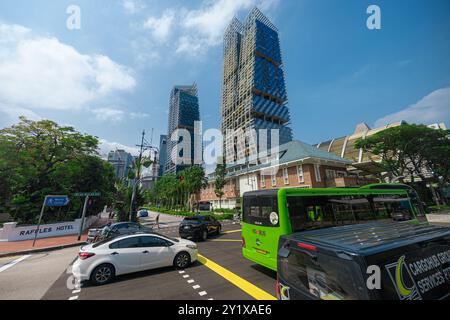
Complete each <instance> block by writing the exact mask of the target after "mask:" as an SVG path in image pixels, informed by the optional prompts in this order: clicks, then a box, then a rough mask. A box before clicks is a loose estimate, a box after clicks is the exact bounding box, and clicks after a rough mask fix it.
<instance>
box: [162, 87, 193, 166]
mask: <svg viewBox="0 0 450 320" xmlns="http://www.w3.org/2000/svg"><path fill="white" fill-rule="evenodd" d="M196 121H200V109H199V100H198V89H197V85H196V84H194V85H192V86H176V87H175V88H173V90H172V92H171V94H170V107H169V130H168V136H167V162H166V167H165V173H177V172H179V171H181V170H183V169H184V168H186V167H189V166H191V165H193V164H194V156H195V152H194V151H195V148H194V137H195V135H194V125H195V122H196ZM177 129H185V130H187V132H189V134H190V138H191V141H189V143H190V155H188V151H189V150H179V149H178V148H177V145H178V144H179V143H181V142H183V138H182V137H180V138H179V140H178V141H172V140H171V138H172V135H173V134H174V132H175V131H176V130H177ZM184 142H186V141H184ZM175 157H178V158H179V159H180V158H189V159H188V161H187V162H188V163H187V164H184V165H180V164H177V163H176V159H174V158H175Z"/></svg>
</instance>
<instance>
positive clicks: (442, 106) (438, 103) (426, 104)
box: [375, 87, 450, 127]
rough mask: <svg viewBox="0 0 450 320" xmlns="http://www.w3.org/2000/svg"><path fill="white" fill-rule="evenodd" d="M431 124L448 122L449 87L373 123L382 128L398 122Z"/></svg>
mask: <svg viewBox="0 0 450 320" xmlns="http://www.w3.org/2000/svg"><path fill="white" fill-rule="evenodd" d="M403 120H404V121H406V122H409V123H418V124H432V123H436V122H443V121H449V120H450V87H446V88H442V89H439V90H436V91H433V92H432V93H430V94H429V95H427V96H426V97H424V98H423V99H421V100H420V101H418V102H417V103H415V104H413V105H411V106H409V107H407V108H406V109H404V110H401V111H399V112H396V113H393V114H390V115H387V116H385V117H383V118H381V119H378V120H377V121H376V122H375V126H376V127H382V126H384V125H387V124H391V123H394V122H399V121H403Z"/></svg>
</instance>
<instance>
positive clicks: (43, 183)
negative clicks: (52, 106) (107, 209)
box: [0, 117, 115, 223]
mask: <svg viewBox="0 0 450 320" xmlns="http://www.w3.org/2000/svg"><path fill="white" fill-rule="evenodd" d="M98 143H99V142H98V139H97V138H96V137H93V136H90V135H85V134H81V133H79V132H77V131H75V129H74V128H72V127H61V126H59V125H58V124H56V123H55V122H52V121H49V120H42V121H31V120H28V119H26V118H23V117H22V118H20V123H18V124H16V125H13V126H11V127H9V128H5V129H2V130H0V211H5V212H9V213H10V215H11V216H12V217H13V218H14V220H15V221H17V222H19V223H35V222H36V220H37V217H38V215H39V212H40V209H41V206H42V202H43V199H44V197H45V196H46V195H49V194H56V195H69V196H70V195H71V194H73V193H75V192H87V191H89V192H91V191H92V192H94V191H95V192H100V193H101V194H102V196H101V197H99V198H93V199H92V201H93V203H92V205H91V206H90V207H89V212H88V213H90V214H97V213H98V212H100V211H101V210H102V209H103V207H104V206H105V205H109V204H111V203H112V201H113V198H114V191H115V188H114V172H113V168H112V167H111V165H110V164H108V163H107V162H105V161H103V160H101V159H100V158H99V157H98V154H97V151H96V150H97V148H98ZM70 198H71V202H70V205H69V206H68V207H64V208H47V209H46V214H45V215H44V219H43V220H44V222H54V221H57V220H63V219H73V218H76V217H78V216H79V214H80V212H81V208H82V199H80V198H75V197H70Z"/></svg>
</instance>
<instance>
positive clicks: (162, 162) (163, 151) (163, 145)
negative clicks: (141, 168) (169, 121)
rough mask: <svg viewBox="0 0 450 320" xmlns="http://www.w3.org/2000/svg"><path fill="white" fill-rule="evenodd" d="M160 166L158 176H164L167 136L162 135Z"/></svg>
mask: <svg viewBox="0 0 450 320" xmlns="http://www.w3.org/2000/svg"><path fill="white" fill-rule="evenodd" d="M158 162H159V168H158V176H160V177H162V176H163V175H164V171H165V165H166V162H167V136H166V135H162V136H160V137H159V161H158Z"/></svg>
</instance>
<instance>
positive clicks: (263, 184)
mask: <svg viewBox="0 0 450 320" xmlns="http://www.w3.org/2000/svg"><path fill="white" fill-rule="evenodd" d="M265 187H266V176H265V175H264V174H263V173H261V188H265Z"/></svg>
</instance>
